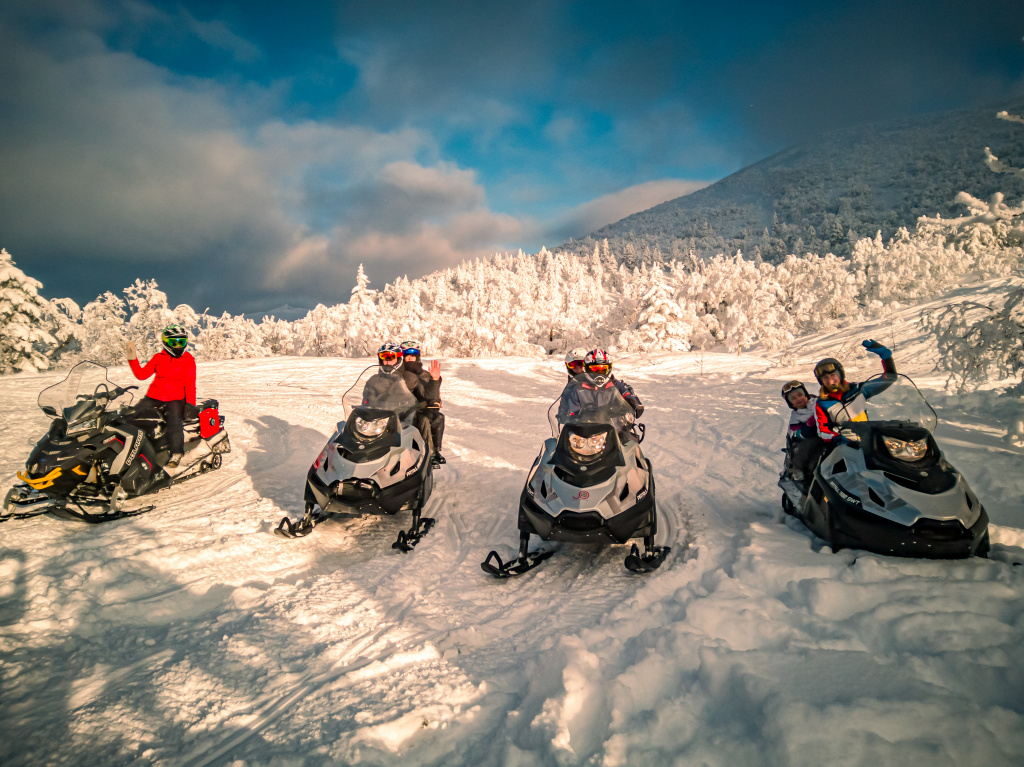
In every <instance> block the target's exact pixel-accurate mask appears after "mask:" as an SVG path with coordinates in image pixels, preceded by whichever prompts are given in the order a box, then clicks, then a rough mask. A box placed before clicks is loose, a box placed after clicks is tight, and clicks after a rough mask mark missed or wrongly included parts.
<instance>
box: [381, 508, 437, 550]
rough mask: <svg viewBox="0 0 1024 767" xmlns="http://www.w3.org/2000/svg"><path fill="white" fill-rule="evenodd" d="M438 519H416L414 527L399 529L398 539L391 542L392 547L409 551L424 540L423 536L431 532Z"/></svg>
mask: <svg viewBox="0 0 1024 767" xmlns="http://www.w3.org/2000/svg"><path fill="white" fill-rule="evenodd" d="M435 522H436V520H435V519H434V518H433V517H422V518H420V519H418V520H414V521H413V524H412V527H410V528H409V529H408V530H399V531H398V540H397V541H395V542H394V543H392V544H391V548H393V549H398V550H399V551H401V552H404V553H408V552H410V551H412V550H413V547H414V546H415V545H416V544H417V543H419V542H420V540H422V538H423V536H424V535H426V534H427V533H429V532H430V528H432V527H433V526H434V523H435Z"/></svg>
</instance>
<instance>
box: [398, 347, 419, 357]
mask: <svg viewBox="0 0 1024 767" xmlns="http://www.w3.org/2000/svg"><path fill="white" fill-rule="evenodd" d="M402 356H404V357H419V356H420V350H419V349H417V348H416V347H415V346H408V347H403V348H402Z"/></svg>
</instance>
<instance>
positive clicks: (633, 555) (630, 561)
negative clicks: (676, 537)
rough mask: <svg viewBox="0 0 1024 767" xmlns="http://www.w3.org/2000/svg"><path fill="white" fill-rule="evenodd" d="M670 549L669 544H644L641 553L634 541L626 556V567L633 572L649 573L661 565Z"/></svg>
mask: <svg viewBox="0 0 1024 767" xmlns="http://www.w3.org/2000/svg"><path fill="white" fill-rule="evenodd" d="M670 551H672V547H671V546H646V547H645V551H644V553H643V554H641V553H640V548H639V547H638V546H637V545H636V544H635V543H634V544H633V548H632V549H630V552H629V554H628V555H627V556H626V561H625V562H624V563H623V564H625V565H626V569H627V570H630V571H632V572H634V573H650V572H653V571H655V570H657V569H658V568H659V567H661V563H662V562H664V561H665V557H667V556H668V553H669V552H670Z"/></svg>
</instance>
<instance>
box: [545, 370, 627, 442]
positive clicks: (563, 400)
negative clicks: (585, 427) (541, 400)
mask: <svg viewBox="0 0 1024 767" xmlns="http://www.w3.org/2000/svg"><path fill="white" fill-rule="evenodd" d="M556 406H557V408H556ZM553 410H554V411H555V417H554V418H552V412H553ZM635 420H636V417H635V416H634V414H633V408H631V407H630V406H629V404H628V403H627V402H626V400H624V399H623V398H622V395H621V394H619V390H618V389H616V388H615V386H614V385H606V386H600V387H599V386H596V385H594V384H592V383H588V382H586V381H582V380H580V379H578V378H577V379H573V380H572V381H570V382H569V383H568V384H566V386H565V389H563V390H562V396H561V397H559V398H558V402H556V403H553V404H552V406H551V408H549V409H548V421H549V422H550V424H551V436H553V437H556V438H557V437H558V435H559V433H560V432H561V430H562V426H565V425H568V424H608V425H611V426H613V427H615V429H616V430H617V431H619V432H620V433H623V434H627V433H629V432H630V430H631V428H632V426H633V422H634V421H635Z"/></svg>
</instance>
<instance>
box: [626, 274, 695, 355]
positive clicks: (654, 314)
mask: <svg viewBox="0 0 1024 767" xmlns="http://www.w3.org/2000/svg"><path fill="white" fill-rule="evenodd" d="M649 281H650V287H649V288H648V289H647V292H646V293H645V294H644V296H643V298H641V299H640V306H639V312H638V313H637V318H636V323H635V327H634V328H633V330H632V332H630V333H629V334H626V333H623V337H621V338H620V344H619V345H620V346H621V348H623V349H626V350H630V351H633V350H642V351H654V350H659V349H660V350H665V351H683V352H685V351H689V350H690V344H691V342H692V340H693V337H694V335H695V331H696V329H697V328H698V327H699V326H700V324H701V322H700V319H699V318H698V317H697V314H696V312H695V311H694V310H693V305H692V304H686V303H683V304H680V302H679V301H677V300H676V297H675V293H674V291H673V290H672V288H671V287H670V285H669V284H668V282H667V280H666V279H665V274H664V272H663V271H662V269H661V267H657V268H655V269H652V270H651V273H650V276H649Z"/></svg>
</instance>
